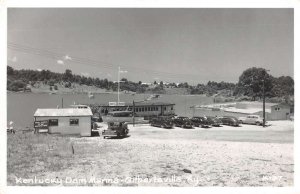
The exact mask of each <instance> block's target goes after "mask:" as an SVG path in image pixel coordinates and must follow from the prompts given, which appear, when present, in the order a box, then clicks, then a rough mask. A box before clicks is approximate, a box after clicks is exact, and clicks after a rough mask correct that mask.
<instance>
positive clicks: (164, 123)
mask: <svg viewBox="0 0 300 194" xmlns="http://www.w3.org/2000/svg"><path fill="white" fill-rule="evenodd" d="M150 125H151V126H155V127H161V128H173V127H174V123H173V120H172V119H171V118H170V117H154V118H152V119H151V121H150Z"/></svg>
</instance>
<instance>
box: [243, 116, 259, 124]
mask: <svg viewBox="0 0 300 194" xmlns="http://www.w3.org/2000/svg"><path fill="white" fill-rule="evenodd" d="M238 120H239V121H240V123H243V124H253V125H262V124H263V118H261V117H260V116H258V115H248V116H246V117H239V119H238Z"/></svg>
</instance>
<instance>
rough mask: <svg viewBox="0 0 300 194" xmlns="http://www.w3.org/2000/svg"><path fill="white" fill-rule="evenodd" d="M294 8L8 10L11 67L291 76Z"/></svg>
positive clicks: (111, 75)
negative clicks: (260, 71) (257, 71)
mask: <svg viewBox="0 0 300 194" xmlns="http://www.w3.org/2000/svg"><path fill="white" fill-rule="evenodd" d="M293 18H294V10H293V9H275V8H272V9H261V8H260V9H259V8H258V9H228V8H222V9H204V8H198V9H183V8H181V9H174V8H173V9H166V8H156V9H145V8H142V9H137V8H136V9H128V8H127V9H125V8H119V9H118V8H115V9H112V8H9V9H8V33H7V36H8V37H7V41H8V60H7V62H8V65H10V66H12V67H14V68H16V69H36V70H42V69H49V70H51V71H55V72H64V71H65V70H66V69H71V70H72V72H73V73H74V74H80V75H85V76H92V77H99V78H101V79H103V78H108V79H109V80H112V81H117V75H118V67H120V68H121V70H122V72H123V73H121V75H120V77H125V78H127V79H128V80H132V81H142V82H147V83H149V82H153V81H155V80H156V81H164V82H175V83H178V82H188V83H190V84H197V83H207V82H208V81H218V82H220V81H226V82H238V78H239V76H240V75H241V74H242V72H243V71H244V70H246V69H247V68H250V67H262V68H265V69H268V70H270V72H269V73H270V74H271V75H273V76H275V77H278V76H291V77H293V75H294V19H293Z"/></svg>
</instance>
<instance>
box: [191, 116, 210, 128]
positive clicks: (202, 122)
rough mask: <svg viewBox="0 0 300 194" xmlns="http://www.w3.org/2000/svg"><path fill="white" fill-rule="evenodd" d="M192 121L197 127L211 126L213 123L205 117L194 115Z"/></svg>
mask: <svg viewBox="0 0 300 194" xmlns="http://www.w3.org/2000/svg"><path fill="white" fill-rule="evenodd" d="M191 121H192V123H193V125H194V126H195V127H209V126H211V123H210V122H209V121H208V120H207V118H205V117H192V118H191Z"/></svg>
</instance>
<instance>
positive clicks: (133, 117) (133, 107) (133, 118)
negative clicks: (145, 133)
mask: <svg viewBox="0 0 300 194" xmlns="http://www.w3.org/2000/svg"><path fill="white" fill-rule="evenodd" d="M132 123H133V126H134V124H135V103H134V100H133V101H132Z"/></svg>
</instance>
